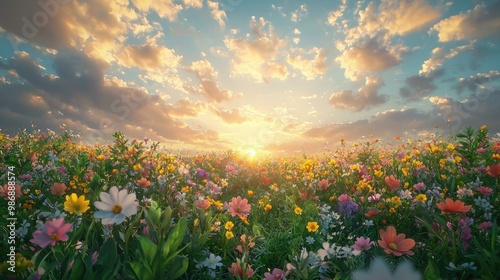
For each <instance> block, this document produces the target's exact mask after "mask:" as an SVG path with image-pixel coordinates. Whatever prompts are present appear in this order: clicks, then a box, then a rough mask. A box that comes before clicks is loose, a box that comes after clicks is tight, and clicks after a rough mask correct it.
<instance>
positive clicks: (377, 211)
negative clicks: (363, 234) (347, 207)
mask: <svg viewBox="0 0 500 280" xmlns="http://www.w3.org/2000/svg"><path fill="white" fill-rule="evenodd" d="M378 213H380V211H379V210H376V209H375V210H370V211H368V212H367V213H365V217H367V218H371V217H374V216H376V215H377V214H378Z"/></svg>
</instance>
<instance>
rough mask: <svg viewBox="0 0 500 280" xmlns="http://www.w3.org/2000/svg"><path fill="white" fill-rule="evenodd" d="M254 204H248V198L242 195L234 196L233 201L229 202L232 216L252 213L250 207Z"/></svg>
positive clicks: (245, 215)
mask: <svg viewBox="0 0 500 280" xmlns="http://www.w3.org/2000/svg"><path fill="white" fill-rule="evenodd" d="M251 208H252V206H251V205H250V204H248V199H246V198H243V199H242V198H241V196H238V197H233V199H232V201H231V202H229V209H228V211H229V213H230V214H231V216H233V217H234V216H238V217H240V218H241V217H247V216H248V214H250V209H251Z"/></svg>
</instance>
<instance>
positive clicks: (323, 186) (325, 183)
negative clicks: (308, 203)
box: [318, 179, 330, 190]
mask: <svg viewBox="0 0 500 280" xmlns="http://www.w3.org/2000/svg"><path fill="white" fill-rule="evenodd" d="M329 186H330V184H329V183H328V180H327V179H323V180H321V181H319V182H318V188H319V189H320V190H326V189H328V187H329Z"/></svg>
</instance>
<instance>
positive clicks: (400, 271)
mask: <svg viewBox="0 0 500 280" xmlns="http://www.w3.org/2000/svg"><path fill="white" fill-rule="evenodd" d="M351 279H352V280H421V279H422V275H421V274H420V273H419V272H418V271H415V270H414V269H413V265H412V264H411V263H410V262H407V261H405V262H403V263H400V264H399V265H398V266H397V267H396V270H395V271H394V273H391V270H390V268H389V265H387V263H386V262H385V261H384V260H383V259H382V258H380V257H378V258H375V260H374V261H373V262H372V263H371V265H370V269H369V270H368V271H364V270H360V269H357V270H356V271H354V273H353V274H352V278H351Z"/></svg>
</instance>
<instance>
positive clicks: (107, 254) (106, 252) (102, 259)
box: [98, 238, 118, 266]
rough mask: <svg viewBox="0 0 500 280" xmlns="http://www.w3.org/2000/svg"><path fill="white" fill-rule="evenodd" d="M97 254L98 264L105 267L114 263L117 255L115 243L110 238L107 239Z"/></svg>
mask: <svg viewBox="0 0 500 280" xmlns="http://www.w3.org/2000/svg"><path fill="white" fill-rule="evenodd" d="M99 252H100V255H99V260H98V264H100V265H105V266H107V265H109V264H114V263H116V259H117V257H118V253H117V252H116V244H115V241H114V240H113V239H112V238H108V239H106V241H104V244H102V246H101V249H100V250H99Z"/></svg>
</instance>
